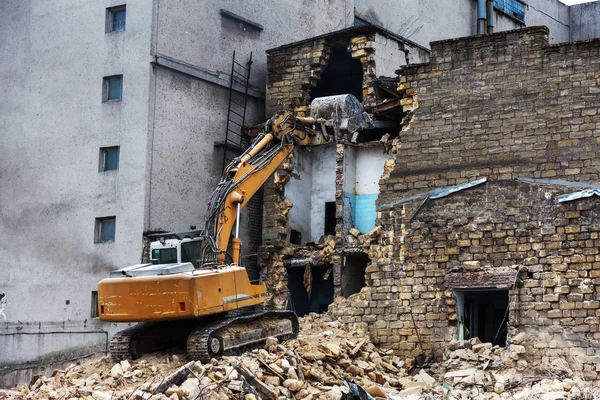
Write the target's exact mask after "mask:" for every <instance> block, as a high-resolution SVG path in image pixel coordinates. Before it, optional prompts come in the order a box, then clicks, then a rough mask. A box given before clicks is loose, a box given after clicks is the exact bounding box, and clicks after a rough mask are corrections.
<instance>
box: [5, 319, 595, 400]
mask: <svg viewBox="0 0 600 400" xmlns="http://www.w3.org/2000/svg"><path fill="white" fill-rule="evenodd" d="M325 332H327V334H325ZM367 332H368V329H367V327H366V326H365V324H364V323H360V324H348V325H346V324H342V323H341V322H339V321H335V320H333V319H332V318H331V317H330V316H329V315H316V314H311V315H309V316H307V317H304V318H301V331H300V335H299V336H298V338H297V339H294V340H289V341H286V342H282V343H280V342H279V341H278V340H277V339H275V338H269V339H268V340H267V341H266V343H265V345H264V348H261V349H254V350H251V351H247V352H245V353H243V354H240V355H237V356H224V357H222V358H221V359H219V360H212V362H211V363H208V364H202V363H200V362H198V361H193V360H192V361H189V360H188V361H187V362H185V360H184V358H185V357H183V356H181V357H179V356H172V355H171V356H165V355H156V354H154V355H147V356H145V357H143V358H142V359H140V360H135V361H123V362H121V363H116V364H115V363H113V362H111V361H110V360H109V359H108V358H107V357H104V358H102V359H100V360H97V361H95V362H91V363H89V364H86V365H71V366H70V367H69V368H67V369H66V370H60V371H54V373H53V374H52V376H51V377H43V376H36V377H34V379H32V381H31V383H30V385H28V387H21V388H17V389H10V390H8V389H7V390H0V398H9V399H38V398H44V399H71V400H74V399H83V400H109V399H113V400H119V399H135V400H194V399H213V400H221V399H244V400H258V399H289V398H292V399H305V400H311V399H315V400H316V399H322V400H338V399H342V398H345V399H354V398H358V397H356V395H355V393H363V394H362V395H361V396H365V395H364V393H367V394H368V396H370V398H372V399H375V400H379V399H390V400H413V399H414V400H417V399H442V398H444V399H470V398H477V399H494V400H496V399H509V398H514V399H517V400H525V399H531V398H535V399H542V400H558V399H567V400H579V399H581V400H587V399H595V398H596V399H600V389H597V388H595V387H594V386H593V383H591V382H586V381H584V380H582V379H580V378H579V377H578V376H577V375H576V374H575V373H574V372H573V371H571V370H569V369H568V367H566V368H562V369H559V368H557V367H556V365H554V366H551V365H548V366H543V365H537V366H530V365H529V364H528V363H527V361H526V360H524V359H522V358H521V357H523V356H524V352H523V350H524V346H526V345H527V343H528V338H527V336H526V335H525V334H518V335H515V336H513V337H512V338H510V339H509V342H510V343H511V344H510V345H509V346H507V348H502V347H499V346H493V345H492V344H491V343H481V342H480V341H479V340H478V339H477V338H474V339H470V340H464V341H458V340H455V341H452V342H451V343H450V344H449V345H448V346H447V347H446V348H445V349H443V355H442V359H441V360H438V362H437V363H433V364H431V365H430V366H428V367H427V368H424V369H419V368H416V367H415V365H416V363H415V360H411V359H407V360H402V359H400V357H398V356H396V355H394V353H393V351H392V350H384V349H381V348H378V347H376V346H375V345H374V344H373V343H372V342H371V340H370V339H369V337H368V333H367ZM517 343H521V344H517ZM180 360H181V361H180Z"/></svg>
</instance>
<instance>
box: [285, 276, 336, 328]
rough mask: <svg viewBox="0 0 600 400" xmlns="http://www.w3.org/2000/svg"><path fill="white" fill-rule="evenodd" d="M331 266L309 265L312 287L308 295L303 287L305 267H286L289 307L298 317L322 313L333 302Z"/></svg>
mask: <svg viewBox="0 0 600 400" xmlns="http://www.w3.org/2000/svg"><path fill="white" fill-rule="evenodd" d="M330 269H331V266H330V265H326V266H324V267H311V274H312V288H311V293H310V296H309V295H308V293H307V292H306V288H305V287H304V274H305V268H301V267H300V268H298V267H292V268H288V269H287V272H288V289H289V291H290V297H291V300H292V301H291V307H288V308H291V309H293V310H294V311H296V314H298V316H299V317H301V316H303V315H307V314H308V313H311V312H315V313H323V312H325V311H327V308H328V307H329V305H330V304H331V303H332V302H333V274H332V273H331V272H330Z"/></svg>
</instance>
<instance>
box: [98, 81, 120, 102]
mask: <svg viewBox="0 0 600 400" xmlns="http://www.w3.org/2000/svg"><path fill="white" fill-rule="evenodd" d="M103 83H104V85H103V96H102V97H103V99H102V100H103V101H120V100H121V99H122V97H123V75H114V76H105V77H104V82H103Z"/></svg>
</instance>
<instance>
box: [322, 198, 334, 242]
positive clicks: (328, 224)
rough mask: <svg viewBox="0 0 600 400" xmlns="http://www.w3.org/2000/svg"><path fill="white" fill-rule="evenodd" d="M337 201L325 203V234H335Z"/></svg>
mask: <svg viewBox="0 0 600 400" xmlns="http://www.w3.org/2000/svg"><path fill="white" fill-rule="evenodd" d="M335 222H336V221H335V201H329V202H327V203H325V232H324V234H325V235H335V225H336V224H335Z"/></svg>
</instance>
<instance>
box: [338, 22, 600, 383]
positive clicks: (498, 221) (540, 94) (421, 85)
mask: <svg viewBox="0 0 600 400" xmlns="http://www.w3.org/2000/svg"><path fill="white" fill-rule="evenodd" d="M598 62H600V41H598V40H590V41H585V42H576V43H569V44H560V45H549V44H548V29H547V28H545V27H532V28H527V29H524V30H518V31H512V32H506V33H498V34H494V35H488V36H484V37H476V38H463V39H455V40H448V41H441V42H435V43H432V53H431V61H430V62H429V63H426V64H422V65H411V66H407V67H404V68H402V69H401V70H400V71H399V73H400V82H401V83H400V85H399V87H398V89H399V91H400V92H403V93H407V92H409V91H411V92H413V93H414V97H415V102H417V101H418V107H417V108H415V109H414V112H413V119H412V121H411V122H410V124H409V125H407V126H405V127H404V128H403V131H402V132H401V134H400V136H399V137H398V139H396V140H395V142H394V149H393V152H394V157H393V160H392V161H391V163H393V165H390V168H389V169H387V170H386V173H384V174H383V176H382V178H381V180H380V188H381V192H380V196H379V198H378V200H377V211H378V223H379V224H381V226H382V231H381V234H380V235H379V237H378V238H377V240H376V241H374V243H373V244H372V245H371V246H370V251H369V254H370V255H371V262H370V264H369V266H368V267H367V270H366V281H367V286H368V287H367V288H365V289H363V290H362V292H361V293H360V294H358V295H356V296H353V297H352V298H351V299H349V300H346V301H339V302H338V303H337V304H335V305H334V306H333V312H334V314H335V315H337V316H339V317H341V318H343V319H344V320H347V321H369V322H373V324H372V325H371V335H372V337H373V339H374V340H375V341H377V342H379V343H386V344H387V345H388V346H390V347H392V348H394V349H396V350H397V352H398V353H400V354H404V355H413V356H414V355H417V354H419V353H421V352H422V349H423V348H424V349H426V350H428V349H429V348H430V346H432V345H433V346H435V349H436V351H438V350H439V349H441V346H442V345H444V344H447V343H448V342H450V341H451V340H452V339H457V338H463V337H469V336H479V337H480V339H481V340H483V341H489V342H494V343H495V344H499V345H501V346H504V345H506V343H507V337H508V339H510V338H511V337H513V336H515V335H516V334H517V333H519V332H526V333H527V334H528V335H529V337H530V338H531V340H530V341H529V342H528V343H527V344H526V345H525V349H526V355H527V357H528V359H530V360H536V361H547V362H554V361H556V360H558V359H563V360H567V361H568V362H570V363H571V364H570V365H572V366H573V368H575V369H578V370H580V372H582V373H583V375H584V376H585V377H586V378H587V379H592V380H595V379H598V367H597V365H598V362H599V361H600V342H599V341H598V340H599V339H600V332H598V331H599V327H600V301H599V300H600V297H599V296H598V285H600V280H599V279H600V278H599V277H600V263H599V261H600V258H599V257H600V253H599V249H598V244H599V242H598V239H599V234H600V213H599V211H598V210H599V209H600V208H599V205H600V203H599V200H600V199H599V198H598V196H597V195H596V193H597V192H596V191H595V190H597V188H598V183H599V179H600V176H599V173H600V169H599V165H600V164H599V163H598V157H597V154H598V151H599V150H600V149H599V146H600V115H599V114H598V108H599V106H600V97H599V96H598V93H600V74H599V72H598V68H597V66H598ZM469 183H471V184H469ZM449 186H450V187H451V188H450V189H451V190H448V187H449ZM444 192H445V193H444ZM420 342H421V343H420Z"/></svg>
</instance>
